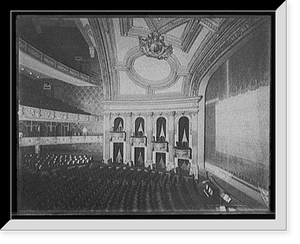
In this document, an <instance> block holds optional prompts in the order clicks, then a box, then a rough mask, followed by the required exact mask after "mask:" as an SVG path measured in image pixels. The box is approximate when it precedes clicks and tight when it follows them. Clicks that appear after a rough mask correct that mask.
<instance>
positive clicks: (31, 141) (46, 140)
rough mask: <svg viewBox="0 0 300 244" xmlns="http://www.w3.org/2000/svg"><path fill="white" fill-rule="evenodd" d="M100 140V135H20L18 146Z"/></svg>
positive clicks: (101, 139) (96, 141)
mask: <svg viewBox="0 0 300 244" xmlns="http://www.w3.org/2000/svg"><path fill="white" fill-rule="evenodd" d="M102 141H103V137H102V136H58V137H21V138H19V146H20V147H26V146H35V145H57V144H74V143H99V142H102Z"/></svg>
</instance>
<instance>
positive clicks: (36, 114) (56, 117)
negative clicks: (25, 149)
mask: <svg viewBox="0 0 300 244" xmlns="http://www.w3.org/2000/svg"><path fill="white" fill-rule="evenodd" d="M18 115H19V120H42V121H58V122H64V121H65V122H72V121H73V122H91V123H95V122H100V121H101V120H102V119H100V118H99V117H98V116H96V115H85V114H74V113H66V112H61V111H53V110H48V109H40V108H34V107H27V106H22V105H19V112H18Z"/></svg>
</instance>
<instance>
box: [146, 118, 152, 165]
mask: <svg viewBox="0 0 300 244" xmlns="http://www.w3.org/2000/svg"><path fill="white" fill-rule="evenodd" d="M145 122H146V123H147V131H146V133H147V149H146V150H147V153H146V160H145V161H146V166H147V167H148V165H149V164H152V162H153V159H152V156H153V155H152V143H151V141H152V136H153V126H154V125H153V124H154V122H153V113H147V114H146V121H145Z"/></svg>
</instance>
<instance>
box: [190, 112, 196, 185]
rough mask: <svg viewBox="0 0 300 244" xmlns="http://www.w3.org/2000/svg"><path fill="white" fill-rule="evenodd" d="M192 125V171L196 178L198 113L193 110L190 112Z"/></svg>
mask: <svg viewBox="0 0 300 244" xmlns="http://www.w3.org/2000/svg"><path fill="white" fill-rule="evenodd" d="M191 117H192V125H191V134H192V169H191V170H192V173H193V174H194V175H195V177H196V179H198V166H197V165H198V113H197V112H193V113H192V114H191Z"/></svg>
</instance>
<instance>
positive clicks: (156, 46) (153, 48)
mask: <svg viewBox="0 0 300 244" xmlns="http://www.w3.org/2000/svg"><path fill="white" fill-rule="evenodd" d="M139 43H140V50H141V51H142V52H143V54H145V55H146V56H147V57H153V58H157V59H160V60H161V59H167V58H168V57H170V56H171V54H172V53H173V47H172V45H166V44H165V42H164V37H163V36H162V35H161V34H160V33H158V32H153V33H150V34H149V35H148V36H147V37H141V36H139Z"/></svg>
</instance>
